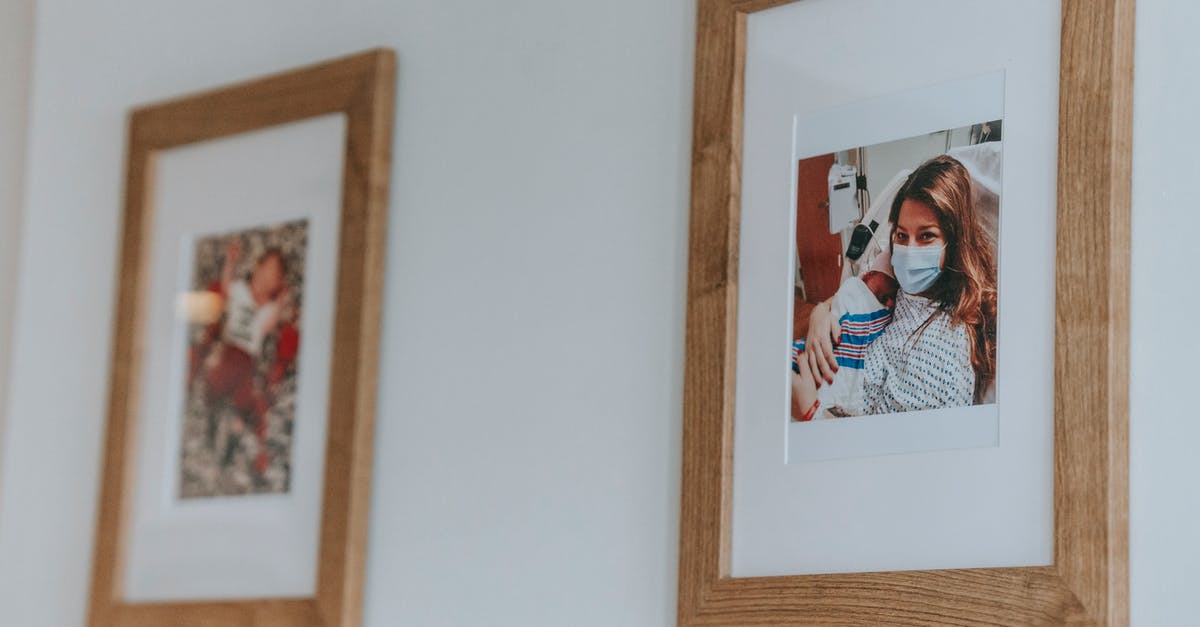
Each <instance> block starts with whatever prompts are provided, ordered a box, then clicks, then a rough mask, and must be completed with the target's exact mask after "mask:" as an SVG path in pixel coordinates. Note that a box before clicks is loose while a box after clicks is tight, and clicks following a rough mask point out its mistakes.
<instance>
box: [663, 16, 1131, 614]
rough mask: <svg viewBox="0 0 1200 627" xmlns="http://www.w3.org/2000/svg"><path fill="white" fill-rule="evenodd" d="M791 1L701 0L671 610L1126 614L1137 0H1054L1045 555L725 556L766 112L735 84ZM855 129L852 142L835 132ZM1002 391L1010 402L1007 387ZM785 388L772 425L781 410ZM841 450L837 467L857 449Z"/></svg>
mask: <svg viewBox="0 0 1200 627" xmlns="http://www.w3.org/2000/svg"><path fill="white" fill-rule="evenodd" d="M794 2H795V0H699V1H698V12H697V46H696V70H695V72H696V74H695V76H696V82H695V112H694V121H693V146H692V178H691V181H692V183H691V185H692V186H691V218H690V227H689V239H690V241H689V271H688V290H687V294H688V296H687V301H688V314H687V333H686V349H685V350H686V368H685V384H684V406H683V423H684V424H683V468H682V499H681V516H680V518H681V523H680V524H681V534H680V557H679V604H678V624H679V625H681V626H684V625H801V624H885V623H887V624H899V623H903V624H924V623H929V622H953V623H961V624H1075V623H1080V624H1124V623H1127V622H1128V616H1129V614H1128V612H1129V605H1128V603H1129V602H1128V569H1129V566H1128V355H1129V352H1128V318H1129V313H1128V312H1129V245H1130V230H1129V211H1130V209H1129V207H1130V173H1131V156H1130V146H1131V129H1132V117H1131V110H1132V109H1131V107H1132V79H1133V61H1132V57H1133V34H1134V30H1133V26H1134V22H1133V19H1134V4H1135V3H1134V0H1101V1H1099V2H1084V1H1082V0H1063V2H1062V4H1061V21H1060V22H1058V24H1059V25H1060V28H1061V30H1060V32H1061V47H1060V52H1059V74H1058V88H1059V97H1058V120H1057V124H1056V128H1057V142H1056V145H1057V177H1056V180H1057V188H1056V195H1057V198H1056V217H1055V218H1054V219H1055V223H1056V231H1055V235H1054V252H1053V253H1052V255H1053V258H1052V259H1046V260H1045V262H1047V263H1049V262H1051V261H1052V262H1053V263H1054V265H1055V266H1056V269H1055V272H1054V279H1053V286H1054V292H1056V297H1055V301H1054V303H1053V306H1052V310H1053V312H1054V315H1053V323H1052V322H1051V321H1050V319H1049V316H1047V317H1046V319H1045V320H1044V324H1045V325H1048V326H1053V329H1054V340H1053V361H1054V364H1055V365H1054V367H1053V368H1052V370H1049V369H1048V370H1047V371H1046V373H1047V374H1046V376H1047V377H1051V376H1052V377H1053V401H1052V405H1053V409H1052V411H1053V415H1052V416H1049V415H1047V416H1044V419H1045V421H1047V423H1052V433H1051V435H1052V446H1053V453H1052V458H1053V459H1052V463H1051V464H1050V465H1049V467H1050V469H1051V470H1050V472H1051V473H1052V479H1047V481H1048V482H1049V483H1052V486H1047V490H1046V491H1047V492H1048V493H1049V492H1050V490H1052V504H1051V507H1052V512H1051V513H1052V516H1051V518H1052V522H1049V523H1048V524H1049V525H1051V526H1052V527H1053V529H1052V538H1051V539H1050V540H1051V543H1052V547H1051V548H1050V549H1049V551H1050V552H1052V559H1051V561H1050V563H1049V564H1047V565H1035V566H1012V567H996V566H988V565H981V566H985V567H979V568H976V567H973V566H970V567H965V568H960V567H947V568H923V569H922V568H917V569H899V568H898V569H878V570H872V569H864V570H866V571H867V572H864V571H859V570H853V569H847V570H836V571H823V572H822V571H818V572H808V573H806V574H782V575H762V576H759V575H754V576H739V575H736V574H735V573H734V570H735V569H734V566H733V564H734V563H735V561H736V560H735V559H734V547H733V538H734V531H733V527H734V520H735V518H736V516H735V507H736V506H737V503H738V496H737V495H736V494H735V491H734V485H735V479H734V467H735V446H734V440H735V437H734V436H735V433H739V434H740V433H741V431H738V429H736V428H735V413H736V410H737V409H738V408H739V407H741V406H742V405H741V403H742V399H739V398H736V394H735V392H736V391H737V390H739V381H738V377H739V376H742V375H743V374H744V373H742V372H741V370H740V366H739V361H738V356H739V350H740V347H739V341H740V340H739V337H738V334H739V289H740V287H739V283H740V282H743V281H744V279H745V276H744V275H741V274H739V273H740V272H743V273H744V272H746V271H747V270H746V269H745V268H746V266H747V263H748V257H749V256H750V252H751V251H741V252H745V253H746V254H744V255H743V254H740V251H739V243H740V242H743V241H745V240H744V238H746V237H747V236H748V235H747V233H748V231H749V230H750V229H748V228H747V227H748V225H747V224H745V222H744V220H745V219H746V218H745V216H744V215H743V211H742V210H743V199H744V198H745V197H746V196H745V194H746V192H747V191H750V190H748V189H747V188H746V187H744V185H745V184H746V183H745V181H746V180H747V178H748V174H747V172H746V171H744V170H743V165H745V164H748V163H749V161H748V160H744V156H745V155H744V154H743V148H744V145H743V142H744V140H745V141H749V139H748V138H751V137H753V136H756V134H757V133H756V131H755V128H754V125H756V124H763V123H764V122H763V121H762V120H761V119H756V118H753V117H747V116H748V114H747V111H748V110H749V105H748V104H747V103H746V101H745V95H746V92H745V87H746V85H747V82H748V80H750V78H751V77H759V79H761V77H762V76H764V75H765V72H766V71H767V70H765V69H764V68H762V67H753V66H748V65H747V63H748V58H750V57H748V55H747V41H748V32H747V25H748V22H750V20H751V19H752V16H753V18H754V19H763V20H770V19H771V15H772V14H771V11H770V10H771V9H775V8H779V7H784V6H786V5H792V4H793V3H794ZM796 4H805V5H810V3H796ZM850 4H851V2H850V0H827V1H825V2H818V3H812V4H811V5H810V6H812V7H813V8H814V10H830V7H834V6H841V7H843V8H845V7H847V6H848V5H850ZM856 6H857V5H856ZM939 6H940V5H939ZM912 9H913V8H912V7H911V6H907V5H906V8H905V10H912ZM858 10H861V9H858ZM967 10H970V9H967ZM978 10H980V11H982V9H978ZM826 17H827V15H826ZM981 17H982V16H981ZM842 27H843V26H842V25H836V24H833V23H832V22H822V28H834V29H836V28H842ZM855 27H856V26H855V25H853V24H846V25H844V28H846V29H853V28H855ZM777 60H778V59H777V58H772V59H771V61H777ZM1004 117H1005V124H1006V126H1005V131H1006V133H1007V132H1008V131H1009V128H1008V126H1007V124H1008V122H1009V116H1008V115H1007V113H1006V115H1005V116H1004ZM1013 117H1014V119H1017V118H1019V116H1013ZM778 122H779V121H778V120H776V121H774V123H776V124H778ZM946 128H949V127H946ZM931 130H932V129H931ZM784 132H785V133H786V132H787V130H786V129H785V131H784ZM1018 132H1019V131H1018ZM1006 138H1007V135H1006ZM856 145H862V144H858V143H846V144H845V146H842V147H852V146H856ZM794 166H795V163H794V162H793V163H792V164H791V167H792V168H794ZM747 167H749V166H747ZM826 167H828V166H826ZM793 171H794V170H793ZM1005 185H1006V186H1007V185H1009V180H1008V173H1007V172H1006V173H1005ZM792 202H793V203H794V196H793V197H792ZM784 211H786V207H785V208H784ZM776 231H777V232H778V231H780V230H779V229H776ZM1003 237H1004V236H1003V235H1002V236H1001V238H1003ZM1003 272H1004V271H1003V270H1001V274H1002V275H1003ZM1001 298H1002V299H1003V298H1004V296H1003V295H1002V296H1001ZM1045 304H1046V308H1047V309H1048V310H1049V309H1051V307H1050V305H1049V303H1045ZM1003 306H1004V305H1003V304H1002V305H1001V307H1002V308H1003ZM743 313H745V312H743ZM789 322H790V321H789ZM785 332H786V331H785ZM743 339H744V338H743ZM1000 341H1001V342H1005V341H1006V339H1005V338H1003V337H1002V338H1001V340H1000ZM1002 368H1003V366H1002ZM1050 372H1053V374H1052V375H1050V374H1049V373H1050ZM781 381H782V379H781ZM1001 394H1003V391H1001ZM999 398H1000V400H999V403H1000V404H1001V407H1002V406H1003V403H1004V402H1005V400H1004V398H1005V397H1004V396H1002V395H1001V396H1000V397H999ZM779 405H780V408H779V414H780V417H779V419H778V422H779V425H780V427H779V429H780V430H782V429H783V428H784V425H786V422H787V420H788V418H787V415H786V407H785V406H784V405H785V404H784V403H780V404H779ZM800 409H803V408H800ZM1047 413H1049V409H1048V410H1047ZM780 448H782V447H780ZM772 454H773V453H772ZM779 456H780V460H782V458H783V452H782V451H780V453H779ZM778 463H779V464H780V465H781V466H782V464H783V462H782V461H780V462H778ZM839 463H840V464H841V465H839V466H838V471H839V472H846V471H847V469H849V468H851V464H852V463H853V462H839ZM812 468H815V469H817V470H820V467H818V466H813V467H812ZM913 507H916V505H913ZM951 507H952V506H951ZM741 514H742V512H740V511H739V512H738V515H741ZM751 514H758V515H764V514H759V513H756V512H751ZM806 541H807V542H809V543H821V542H822V538H820V537H809V538H807V539H806ZM990 541H991V539H990V538H988V537H977V538H975V540H974V543H976V544H979V543H987V542H990ZM797 569H798V570H804V566H803V565H798V566H797Z"/></svg>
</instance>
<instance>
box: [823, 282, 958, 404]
mask: <svg viewBox="0 0 1200 627" xmlns="http://www.w3.org/2000/svg"><path fill="white" fill-rule="evenodd" d="M931 317H932V321H930V323H929V324H928V325H927V326H925V328H924V329H923V330H922V331H920V332H919V333H918V331H917V330H918V329H920V328H921V326H922V325H923V324H925V321H926V320H930V318H931ZM863 392H864V394H863V396H862V399H861V403H862V404H861V405H859V406H856V407H842V408H839V409H841V410H842V412H836V413H843V412H844V414H849V415H865V414H887V413H893V412H904V411H918V410H922V409H937V408H941V407H962V406H965V405H970V404H971V403H972V401H973V399H974V395H975V370H974V368H973V367H972V366H971V344H970V339H969V337H968V335H967V328H966V326H965V325H963V324H953V323H951V321H950V316H949V315H948V314H946V313H945V312H942V311H939V310H938V309H937V307H936V305H934V304H933V303H932V302H931V301H930V300H929V299H927V298H923V297H920V296H911V295H908V294H905V293H904V292H903V291H901V292H900V293H899V294H897V296H896V308H895V310H894V311H893V313H892V323H891V324H890V325H889V326H888V328H887V330H885V331H884V333H883V335H881V336H880V337H879V339H877V340H876V341H875V342H874V343H872V344H871V346H870V348H869V349H868V350H867V354H866V359H865V363H864V368H863ZM831 409H832V408H831Z"/></svg>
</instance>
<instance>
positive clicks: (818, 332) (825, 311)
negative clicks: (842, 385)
mask: <svg viewBox="0 0 1200 627" xmlns="http://www.w3.org/2000/svg"><path fill="white" fill-rule="evenodd" d="M829 303H830V301H828V300H827V301H825V302H822V303H818V304H817V306H816V307H814V308H813V310H812V314H811V315H810V317H809V319H808V339H807V340H806V344H805V346H804V355H805V357H807V358H808V359H807V360H805V359H801V360H800V363H801V364H802V365H803V364H804V362H805V361H807V362H808V364H807V366H808V367H809V369H810V370H811V371H812V373H813V375H814V378H816V377H819V378H821V379H824V380H825V381H826V382H827V383H833V375H834V373H836V372H837V370H838V365H837V357H835V356H834V354H833V347H834V346H837V344H838V343H839V342H840V341H841V339H842V325H841V324H839V323H838V321H837V319H836V318H834V317H833V311H832V310H831V309H830V306H829Z"/></svg>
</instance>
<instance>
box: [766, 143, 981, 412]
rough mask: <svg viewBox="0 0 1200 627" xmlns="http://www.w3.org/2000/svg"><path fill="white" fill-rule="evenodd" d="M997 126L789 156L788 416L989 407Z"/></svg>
mask: <svg viewBox="0 0 1200 627" xmlns="http://www.w3.org/2000/svg"><path fill="white" fill-rule="evenodd" d="M1002 136H1003V122H1002V120H981V121H979V122H977V123H973V124H969V125H965V126H959V127H955V128H947V129H944V130H940V131H937V132H933V133H924V134H921V135H916V136H911V137H905V138H900V139H896V140H894V141H888V142H883V143H876V144H872V145H867V146H858V147H850V148H848V149H845V150H841V151H837V152H833V153H828V154H821V155H816V156H811V157H806V158H803V159H799V160H798V163H796V164H795V166H796V168H797V169H796V179H795V181H796V185H795V189H796V198H795V202H796V212H797V213H796V223H795V224H796V228H795V233H794V237H795V252H796V255H795V274H794V285H793V289H794V302H793V320H792V350H791V363H790V369H791V373H790V381H791V390H790V394H791V410H790V414H791V420H792V421H794V422H798V423H810V422H815V421H823V420H847V419H852V418H854V417H859V416H879V415H885V414H899V413H908V412H923V411H927V410H941V409H948V408H958V407H967V406H972V405H983V404H990V403H994V402H995V398H996V393H995V381H996V367H997V366H996V323H997V296H998V294H997V244H998V230H999V229H998V225H999V211H1000V191H1001V190H1000V181H1001V164H1002V159H1001V157H1002V152H1001V148H1002V141H1001V140H1002Z"/></svg>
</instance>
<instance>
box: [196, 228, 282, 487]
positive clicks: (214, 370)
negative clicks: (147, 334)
mask: <svg viewBox="0 0 1200 627" xmlns="http://www.w3.org/2000/svg"><path fill="white" fill-rule="evenodd" d="M244 245H245V244H244V243H243V237H242V236H241V235H232V236H230V237H229V238H228V242H227V243H226V245H225V250H224V259H223V261H221V265H220V276H219V278H218V279H217V280H216V281H212V282H210V283H208V284H207V285H206V286H205V289H206V290H207V291H208V292H209V293H213V294H216V295H217V296H218V297H219V302H220V303H221V308H220V312H221V313H220V316H219V318H218V319H217V320H216V321H215V322H213V323H212V324H210V325H208V327H207V328H206V329H205V331H204V333H203V334H202V335H201V336H200V338H199V340H198V341H196V342H194V343H193V344H192V345H191V349H190V352H191V355H190V364H191V367H190V372H189V376H188V388H189V392H190V394H191V396H192V398H191V399H189V404H188V411H189V412H190V414H191V415H195V419H196V420H200V421H203V428H202V431H203V433H204V438H203V440H204V444H205V446H204V448H206V449H208V451H209V453H208V454H207V455H206V456H205V459H209V460H210V462H209V463H208V464H207V466H206V468H207V470H208V472H207V475H209V483H210V484H212V483H219V482H221V481H224V479H223V478H221V477H220V475H221V474H222V473H227V472H231V471H235V470H236V471H237V472H238V473H240V475H241V476H242V477H243V479H244V481H243V482H249V484H250V486H249V487H247V488H246V490H247V491H255V489H254V487H253V486H258V488H260V489H266V488H264V487H263V486H265V485H266V478H265V475H266V473H267V472H268V466H269V465H271V461H272V459H271V457H272V456H271V455H270V454H269V451H268V448H269V447H268V442H267V430H268V424H269V420H268V414H269V413H270V412H271V411H272V408H273V407H274V406H275V405H276V400H277V399H276V388H277V387H278V384H279V383H280V381H281V380H283V379H284V377H285V376H287V375H288V374H289V373H291V374H293V375H294V372H295V369H294V368H293V364H294V362H295V359H296V356H297V353H298V351H299V343H300V337H299V328H298V318H299V308H298V306H296V303H295V302H293V300H294V298H293V291H292V290H293V286H292V285H291V284H290V283H289V278H288V277H289V267H288V266H289V263H288V256H287V255H286V254H285V253H284V251H283V250H282V249H280V248H277V247H268V246H261V245H260V246H259V247H258V248H259V250H260V252H259V253H258V254H257V256H256V257H255V258H253V260H252V262H251V263H250V264H248V265H249V269H248V270H246V268H245V266H246V265H247V264H245V263H244V262H243V256H244V252H243V246H244ZM214 261H215V259H214ZM210 267H212V268H213V269H214V270H215V268H216V266H215V263H214V264H211V266H210ZM239 268H241V272H240V273H239ZM288 418H289V420H290V415H289V416H288ZM193 431H195V430H194V429H193ZM247 436H250V439H249V440H248V439H247ZM187 448H188V447H187V446H186V445H185V458H186V456H187V455H188V450H186V449H187ZM191 448H192V449H195V448H196V445H195V443H193V444H192V447H191ZM285 457H286V455H285ZM241 458H245V461H242V459H241ZM239 461H242V463H240V465H239ZM280 464H281V466H282V468H283V469H284V471H286V469H287V467H288V463H287V460H286V459H285V460H282V462H280ZM185 465H186V459H185ZM192 466H193V467H194V466H195V464H193V465H192ZM235 467H236V468H235ZM213 476H215V477H217V478H216V479H213V478H212V477H213ZM186 481H187V477H186V473H185V482H186Z"/></svg>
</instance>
